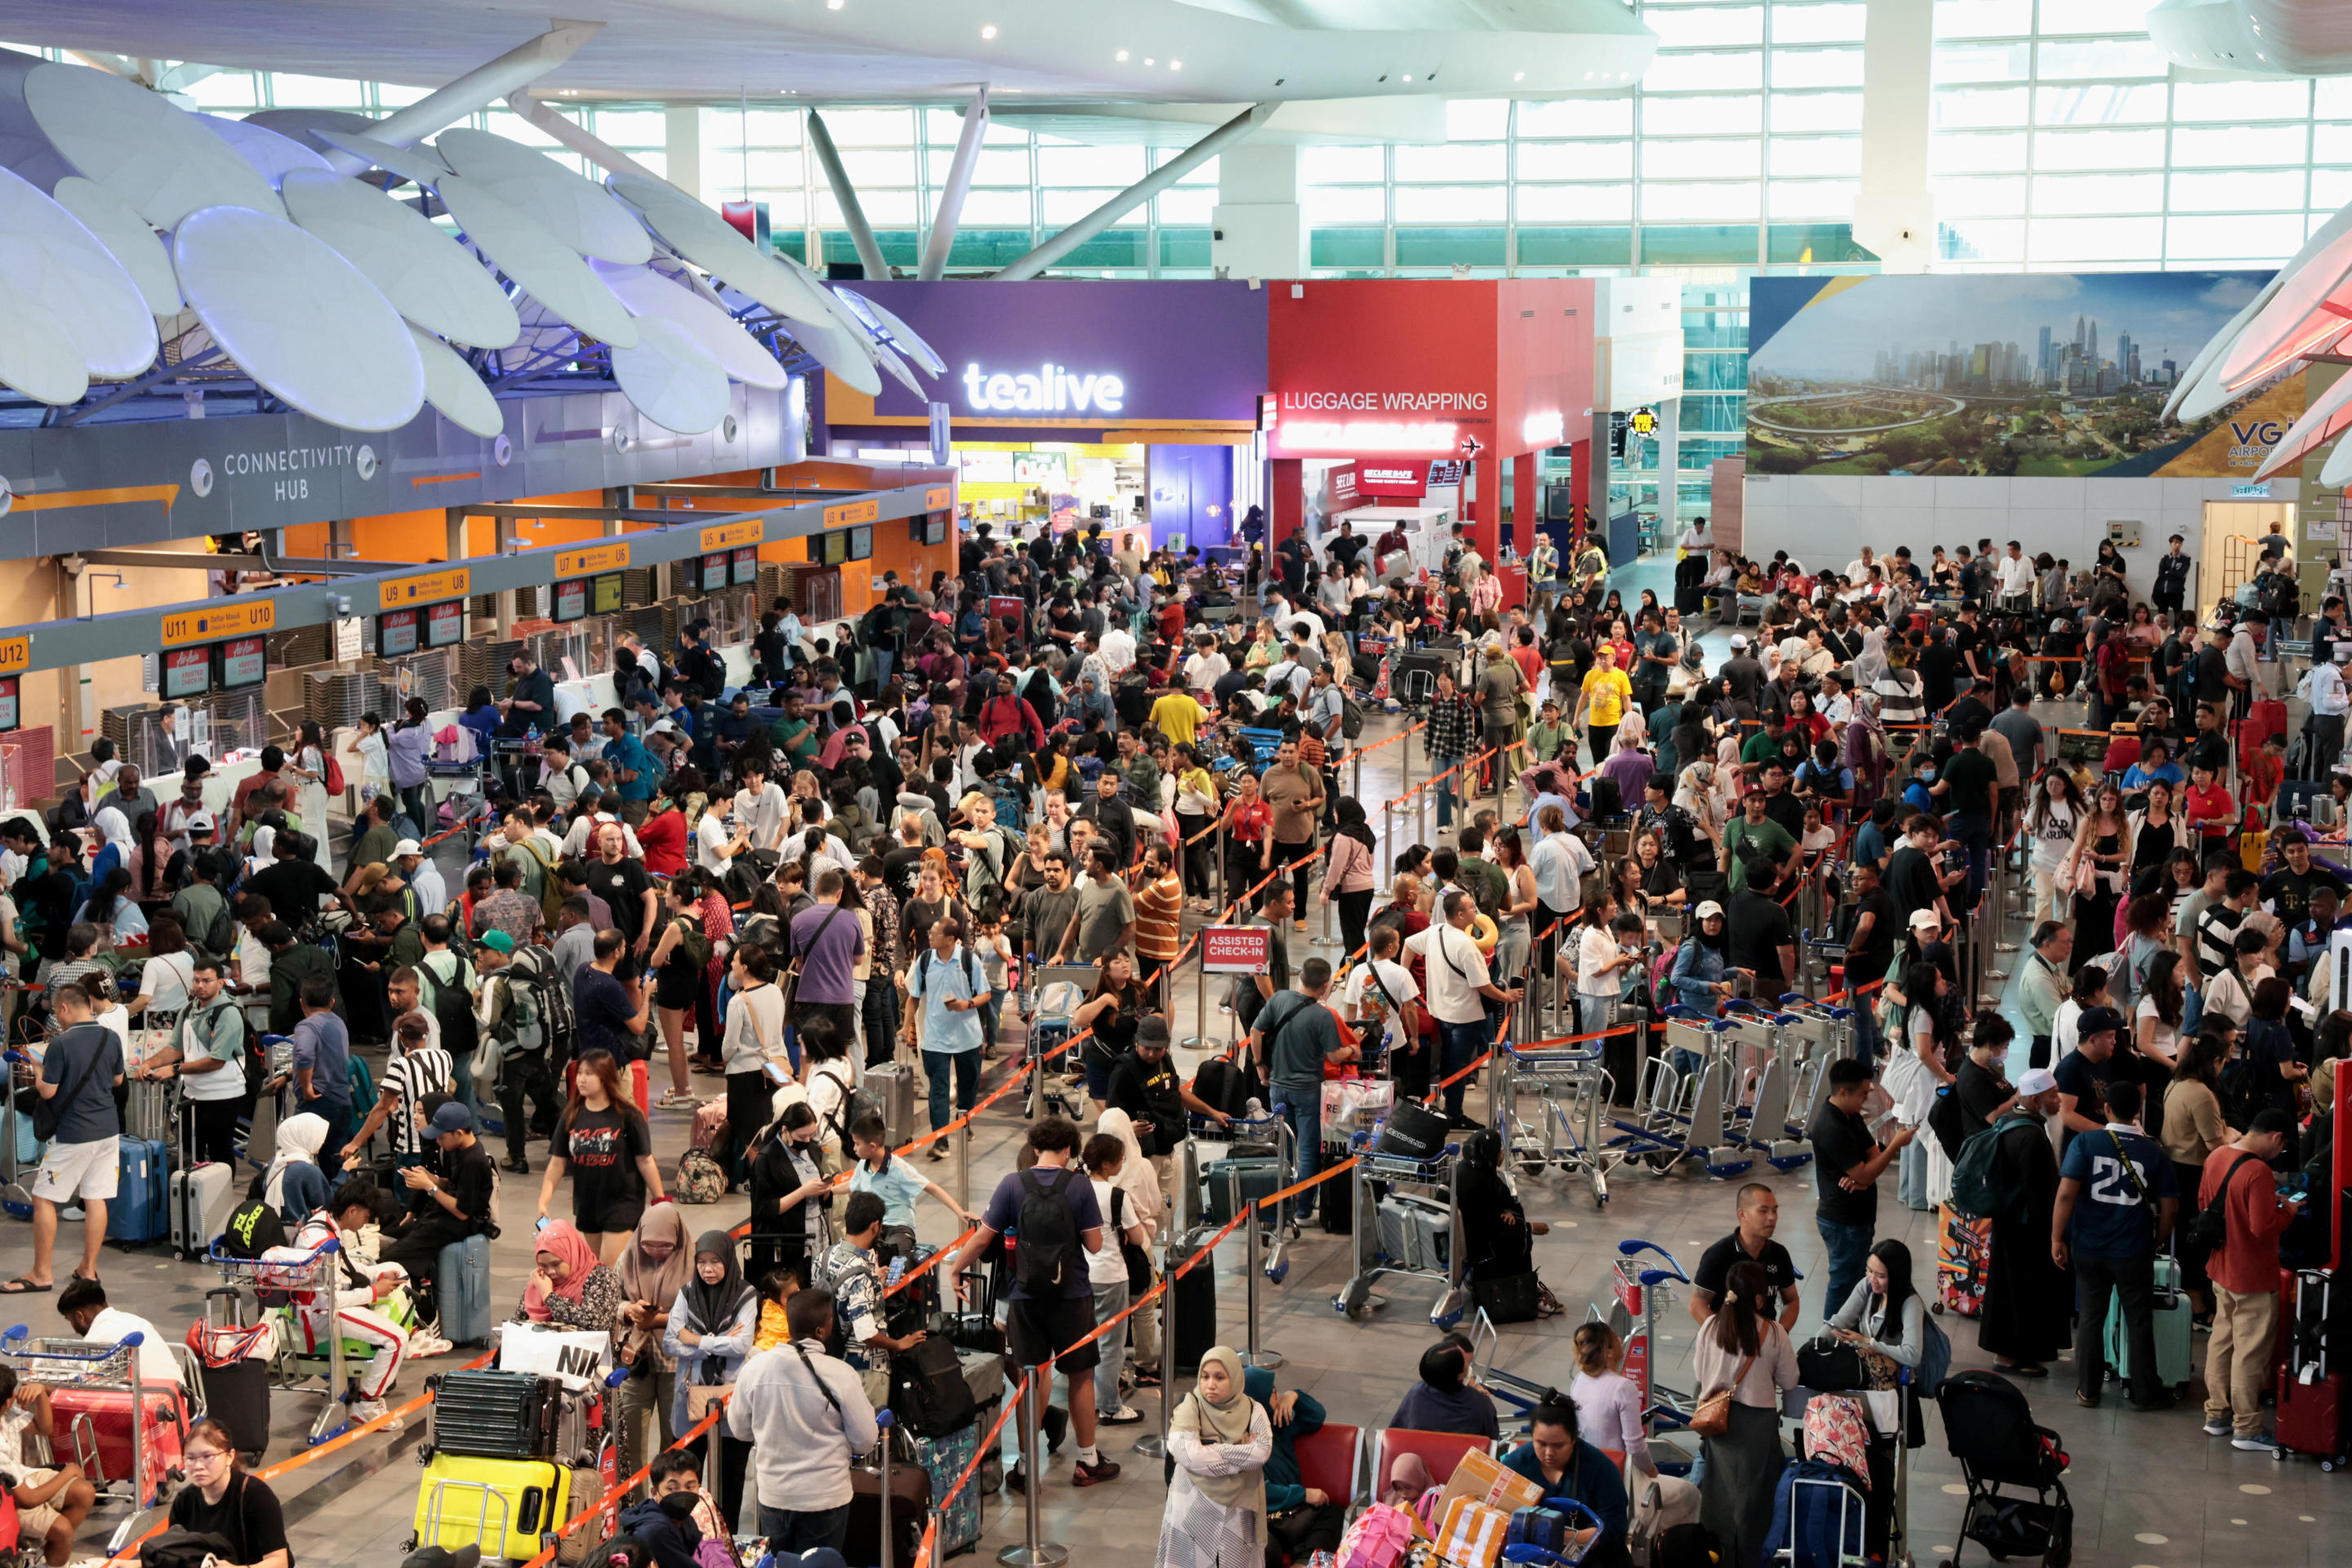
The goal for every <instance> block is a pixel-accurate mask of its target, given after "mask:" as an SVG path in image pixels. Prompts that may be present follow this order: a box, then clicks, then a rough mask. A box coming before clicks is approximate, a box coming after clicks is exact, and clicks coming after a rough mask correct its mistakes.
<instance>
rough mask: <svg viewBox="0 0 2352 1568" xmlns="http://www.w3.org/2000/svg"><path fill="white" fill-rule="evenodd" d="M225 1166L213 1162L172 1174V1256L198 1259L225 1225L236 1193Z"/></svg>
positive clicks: (192, 1166) (233, 1206)
mask: <svg viewBox="0 0 2352 1568" xmlns="http://www.w3.org/2000/svg"><path fill="white" fill-rule="evenodd" d="M228 1178H229V1169H228V1167H227V1166H226V1165H224V1164H221V1163H219V1162H217V1161H208V1162H206V1163H204V1164H201V1165H191V1166H189V1167H188V1168H187V1169H186V1170H183V1171H174V1172H173V1173H172V1184H171V1211H172V1256H173V1257H174V1258H201V1257H203V1256H204V1255H205V1252H206V1251H207V1250H209V1249H210V1248H211V1247H212V1244H213V1242H214V1241H215V1239H217V1238H218V1237H219V1236H220V1235H221V1233H222V1232H223V1231H225V1230H226V1229H227V1227H228V1215H229V1210H231V1209H232V1208H235V1207H236V1191H235V1189H234V1188H233V1187H232V1186H231V1184H230V1183H229V1179H228Z"/></svg>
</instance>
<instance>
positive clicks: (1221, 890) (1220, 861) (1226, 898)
mask: <svg viewBox="0 0 2352 1568" xmlns="http://www.w3.org/2000/svg"><path fill="white" fill-rule="evenodd" d="M1232 901H1233V895H1232V894H1230V893H1228V892H1226V891H1225V819H1224V817H1223V815H1222V814H1220V815H1219V816H1218V817H1217V908H1219V909H1221V910H1222V909H1223V908H1224V907H1225V906H1226V905H1227V904H1229V903H1231V902H1232Z"/></svg>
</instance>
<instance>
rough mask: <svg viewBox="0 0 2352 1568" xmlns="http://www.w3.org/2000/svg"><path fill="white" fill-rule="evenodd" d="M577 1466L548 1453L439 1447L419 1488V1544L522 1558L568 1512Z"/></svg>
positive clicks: (532, 1552)
mask: <svg viewBox="0 0 2352 1568" xmlns="http://www.w3.org/2000/svg"><path fill="white" fill-rule="evenodd" d="M571 1482H572V1471H571V1469H570V1468H568V1467H566V1466H563V1465H557V1464H551V1463H549V1462H548V1461H546V1460H544V1459H492V1458H481V1457H479V1456H478V1455H471V1454H451V1453H446V1452H440V1451H436V1453H435V1454H434V1455H433V1458H431V1459H430V1460H428V1461H427V1462H426V1464H425V1479H424V1480H423V1481H421V1482H420V1483H418V1485H417V1489H416V1544H417V1545H419V1546H438V1547H442V1548H444V1549H446V1550H447V1551H451V1552H455V1551H457V1549H458V1548H460V1547H464V1546H479V1547H480V1548H481V1551H482V1555H483V1556H484V1557H500V1558H504V1559H506V1560H507V1561H508V1562H509V1563H523V1562H528V1561H529V1560H530V1559H531V1558H533V1557H535V1556H537V1555H538V1554H539V1552H540V1548H541V1544H542V1541H541V1537H542V1536H543V1534H544V1533H545V1532H546V1531H551V1530H553V1529H554V1528H555V1527H556V1526H558V1525H560V1524H562V1522H563V1521H564V1519H565V1518H566V1516H567V1510H568V1505H569V1502H570V1494H571Z"/></svg>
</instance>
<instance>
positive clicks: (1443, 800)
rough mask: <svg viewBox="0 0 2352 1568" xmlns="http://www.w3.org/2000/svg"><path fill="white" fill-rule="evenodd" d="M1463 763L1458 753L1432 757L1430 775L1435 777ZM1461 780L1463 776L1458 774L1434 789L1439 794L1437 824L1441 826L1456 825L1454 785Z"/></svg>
mask: <svg viewBox="0 0 2352 1568" xmlns="http://www.w3.org/2000/svg"><path fill="white" fill-rule="evenodd" d="M1461 765H1462V759H1461V757H1459V756H1458V755H1456V756H1444V757H1432V758H1430V759H1429V776H1430V777H1432V778H1435V777H1436V776H1437V775H1438V774H1440V773H1444V772H1446V771H1447V770H1449V769H1452V768H1457V767H1460V766H1461ZM1460 782H1461V776H1460V775H1459V774H1456V775H1455V776H1454V777H1453V778H1450V779H1447V780H1446V781H1445V782H1444V783H1443V784H1439V785H1437V787H1436V789H1435V790H1434V791H1433V793H1434V794H1435V795H1436V796H1437V826H1439V827H1440V828H1446V827H1451V826H1454V785H1455V784H1459V783H1460Z"/></svg>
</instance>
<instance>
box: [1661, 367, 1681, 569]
mask: <svg viewBox="0 0 2352 1568" xmlns="http://www.w3.org/2000/svg"><path fill="white" fill-rule="evenodd" d="M1656 406H1657V410H1658V429H1657V437H1658V528H1659V537H1660V538H1662V539H1664V541H1665V542H1667V543H1669V544H1672V543H1673V542H1674V541H1675V535H1676V534H1678V533H1680V532H1682V528H1681V525H1680V523H1679V521H1678V520H1677V513H1678V510H1679V506H1680V502H1681V500H1682V483H1681V473H1682V455H1683V400H1682V399H1681V398H1679V397H1664V398H1660V399H1659V400H1658V403H1657V405H1656Z"/></svg>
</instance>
